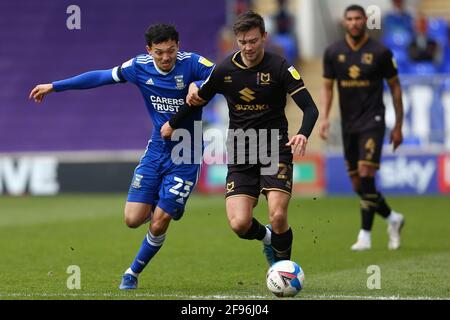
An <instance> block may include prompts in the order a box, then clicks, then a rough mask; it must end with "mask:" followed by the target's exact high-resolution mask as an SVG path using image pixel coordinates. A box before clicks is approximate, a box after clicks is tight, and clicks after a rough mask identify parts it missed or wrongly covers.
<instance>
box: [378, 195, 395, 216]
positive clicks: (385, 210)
mask: <svg viewBox="0 0 450 320" xmlns="http://www.w3.org/2000/svg"><path fill="white" fill-rule="evenodd" d="M377 195H378V199H377V209H376V210H377V212H378V213H379V214H380V216H382V217H383V218H387V217H389V215H390V214H391V211H392V210H391V207H389V205H388V204H387V203H386V199H384V197H383V195H382V194H381V193H380V192H377Z"/></svg>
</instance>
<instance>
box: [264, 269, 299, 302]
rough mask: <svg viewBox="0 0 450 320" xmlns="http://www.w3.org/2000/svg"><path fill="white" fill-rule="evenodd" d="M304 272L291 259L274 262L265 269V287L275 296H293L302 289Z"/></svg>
mask: <svg viewBox="0 0 450 320" xmlns="http://www.w3.org/2000/svg"><path fill="white" fill-rule="evenodd" d="M304 281H305V274H304V273H303V270H302V268H301V267H300V266H299V265H298V264H297V263H295V262H294V261H291V260H281V261H278V262H275V263H274V264H273V265H272V266H271V267H270V268H269V270H268V271H267V275H266V282H267V288H269V290H270V291H271V292H272V293H273V294H274V295H276V296H277V297H293V296H295V295H296V294H297V293H299V292H300V291H301V290H302V289H303V282H304Z"/></svg>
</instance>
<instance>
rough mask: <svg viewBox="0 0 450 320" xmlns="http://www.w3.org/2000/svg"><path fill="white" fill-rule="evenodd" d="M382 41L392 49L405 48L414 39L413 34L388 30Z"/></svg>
mask: <svg viewBox="0 0 450 320" xmlns="http://www.w3.org/2000/svg"><path fill="white" fill-rule="evenodd" d="M382 41H383V43H384V45H385V46H387V47H388V48H390V49H405V48H407V47H408V45H409V44H410V43H411V41H412V34H411V33H409V32H406V31H400V30H396V31H392V32H386V33H385V34H384V35H383V38H382Z"/></svg>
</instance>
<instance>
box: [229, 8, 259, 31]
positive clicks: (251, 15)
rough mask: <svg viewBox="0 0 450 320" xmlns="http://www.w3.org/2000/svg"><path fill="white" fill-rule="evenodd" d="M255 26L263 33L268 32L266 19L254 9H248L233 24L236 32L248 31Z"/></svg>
mask: <svg viewBox="0 0 450 320" xmlns="http://www.w3.org/2000/svg"><path fill="white" fill-rule="evenodd" d="M253 28H259V31H261V34H264V33H265V32H266V26H265V24H264V19H263V17H261V16H260V15H259V14H257V13H256V12H253V11H247V12H244V13H242V14H240V15H239V16H238V17H237V18H236V21H235V22H234V25H233V32H234V34H238V33H242V32H248V31H250V30H251V29H253Z"/></svg>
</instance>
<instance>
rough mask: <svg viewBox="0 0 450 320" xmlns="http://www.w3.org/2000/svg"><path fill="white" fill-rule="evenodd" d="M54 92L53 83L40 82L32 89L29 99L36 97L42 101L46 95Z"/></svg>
mask: <svg viewBox="0 0 450 320" xmlns="http://www.w3.org/2000/svg"><path fill="white" fill-rule="evenodd" d="M51 92H53V85H52V84H51V83H46V84H38V85H37V86H36V87H34V88H33V90H31V92H30V95H29V96H28V98H29V99H34V101H35V102H37V103H41V102H42V100H43V99H44V97H45V95H47V94H49V93H51Z"/></svg>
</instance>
